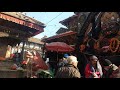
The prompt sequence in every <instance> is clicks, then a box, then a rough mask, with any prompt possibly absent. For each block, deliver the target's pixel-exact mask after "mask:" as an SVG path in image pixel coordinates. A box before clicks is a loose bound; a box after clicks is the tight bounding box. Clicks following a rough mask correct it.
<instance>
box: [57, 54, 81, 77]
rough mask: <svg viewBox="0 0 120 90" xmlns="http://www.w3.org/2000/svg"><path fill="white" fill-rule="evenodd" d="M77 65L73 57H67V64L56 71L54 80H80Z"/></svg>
mask: <svg viewBox="0 0 120 90" xmlns="http://www.w3.org/2000/svg"><path fill="white" fill-rule="evenodd" d="M77 65H78V61H77V58H76V57H75V56H68V57H67V64H66V65H65V66H63V67H60V68H59V69H58V71H57V73H56V76H55V78H80V77H81V75H80V72H79V70H78V68H77Z"/></svg>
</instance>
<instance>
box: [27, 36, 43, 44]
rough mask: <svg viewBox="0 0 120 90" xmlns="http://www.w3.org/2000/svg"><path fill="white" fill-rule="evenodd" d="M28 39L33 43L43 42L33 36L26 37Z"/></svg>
mask: <svg viewBox="0 0 120 90" xmlns="http://www.w3.org/2000/svg"><path fill="white" fill-rule="evenodd" d="M28 41H29V42H33V43H37V44H44V43H43V42H42V41H41V40H40V39H38V38H33V37H31V38H28Z"/></svg>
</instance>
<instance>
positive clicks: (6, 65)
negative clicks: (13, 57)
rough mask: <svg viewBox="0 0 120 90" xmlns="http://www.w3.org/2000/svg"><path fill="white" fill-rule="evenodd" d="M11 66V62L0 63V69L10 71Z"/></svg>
mask: <svg viewBox="0 0 120 90" xmlns="http://www.w3.org/2000/svg"><path fill="white" fill-rule="evenodd" d="M13 64H14V62H13V61H7V60H5V61H0V69H10V67H11V66H12V65H13Z"/></svg>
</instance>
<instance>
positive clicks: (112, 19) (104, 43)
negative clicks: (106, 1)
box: [44, 12, 120, 76]
mask: <svg viewBox="0 0 120 90" xmlns="http://www.w3.org/2000/svg"><path fill="white" fill-rule="evenodd" d="M74 13H75V15H73V16H71V17H69V18H67V19H65V20H63V21H60V23H61V24H63V25H65V26H66V27H67V29H65V28H60V29H59V30H58V31H57V32H56V33H57V35H55V36H52V37H49V38H46V39H44V40H45V42H47V43H49V42H54V41H62V42H65V43H67V44H69V45H73V46H74V48H75V50H76V51H75V52H74V53H75V54H76V55H77V58H78V61H79V64H78V68H79V70H80V72H81V75H82V76H84V69H85V66H86V64H87V62H88V58H87V56H89V55H96V56H97V57H98V58H99V59H100V62H101V63H104V59H105V58H107V59H109V60H111V61H112V62H113V63H114V64H116V65H118V66H119V65H120V55H119V54H120V43H119V42H120V12H74Z"/></svg>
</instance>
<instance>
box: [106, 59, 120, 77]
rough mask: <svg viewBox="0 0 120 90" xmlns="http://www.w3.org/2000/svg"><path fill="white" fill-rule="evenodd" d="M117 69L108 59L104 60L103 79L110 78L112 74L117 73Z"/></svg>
mask: <svg viewBox="0 0 120 90" xmlns="http://www.w3.org/2000/svg"><path fill="white" fill-rule="evenodd" d="M117 70H118V67H117V66H116V65H115V64H112V62H111V61H110V60H108V59H105V63H104V78H110V77H111V76H112V75H113V72H115V71H117Z"/></svg>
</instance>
